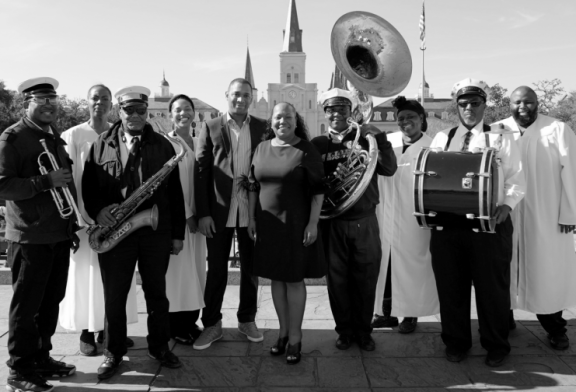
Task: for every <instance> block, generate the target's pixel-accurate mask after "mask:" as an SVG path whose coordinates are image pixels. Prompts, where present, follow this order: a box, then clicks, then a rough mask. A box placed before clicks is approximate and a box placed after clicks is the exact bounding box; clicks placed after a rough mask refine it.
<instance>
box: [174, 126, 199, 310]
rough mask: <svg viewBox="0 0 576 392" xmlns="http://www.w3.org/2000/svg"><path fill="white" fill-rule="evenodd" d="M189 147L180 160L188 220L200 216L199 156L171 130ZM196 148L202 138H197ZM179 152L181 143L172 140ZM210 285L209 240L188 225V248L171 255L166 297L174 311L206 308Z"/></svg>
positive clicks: (185, 238)
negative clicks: (197, 190)
mask: <svg viewBox="0 0 576 392" xmlns="http://www.w3.org/2000/svg"><path fill="white" fill-rule="evenodd" d="M170 135H171V136H172V137H176V138H178V139H179V140H180V141H181V142H182V144H183V145H184V147H185V148H186V155H185V156H184V158H183V159H182V160H181V161H180V163H178V170H179V174H180V183H181V184H182V193H183V195H184V207H185V210H186V219H188V218H190V217H191V216H193V215H196V207H195V202H194V166H195V164H196V155H195V154H194V151H192V149H191V148H190V147H189V146H188V145H187V144H186V142H185V141H184V139H182V138H181V137H180V136H178V135H177V134H176V133H174V132H171V133H170ZM193 140H194V147H196V146H198V139H196V138H194V139H193ZM171 143H172V145H173V146H174V149H175V150H176V151H180V146H179V145H177V144H176V143H174V142H171ZM205 286H206V240H205V237H204V236H203V235H202V234H200V232H196V234H193V233H190V230H189V229H188V228H186V232H185V235H184V247H183V248H182V251H181V252H180V253H179V254H178V255H170V263H169V264H168V271H167V272H166V296H167V297H168V300H169V301H170V312H182V311H191V310H198V309H202V308H203V307H204V288H205Z"/></svg>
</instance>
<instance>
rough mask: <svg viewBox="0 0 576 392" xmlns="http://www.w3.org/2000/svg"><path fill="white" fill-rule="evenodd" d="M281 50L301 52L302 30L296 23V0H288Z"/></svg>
mask: <svg viewBox="0 0 576 392" xmlns="http://www.w3.org/2000/svg"><path fill="white" fill-rule="evenodd" d="M282 52H293V53H294V52H296V53H301V52H303V50H302V30H300V25H299V24H298V13H297V12H296V0H290V4H289V6H288V19H287V20H286V29H285V30H284V45H283V46H282Z"/></svg>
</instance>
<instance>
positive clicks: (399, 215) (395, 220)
mask: <svg viewBox="0 0 576 392" xmlns="http://www.w3.org/2000/svg"><path fill="white" fill-rule="evenodd" d="M388 140H389V141H390V143H392V147H393V148H394V153H395V154H396V159H397V161H398V170H397V171H396V173H395V174H394V175H393V176H392V177H384V176H378V188H379V191H380V197H381V199H383V200H384V203H380V204H378V206H377V207H376V215H377V217H378V223H379V226H380V240H381V241H382V265H381V267H380V275H379V276H378V285H377V287H376V303H375V307H374V310H375V313H378V314H382V300H383V296H384V288H385V285H386V275H387V272H388V261H389V257H390V252H391V253H392V315H394V316H398V317H420V316H429V315H432V314H437V313H439V312H440V305H439V301H438V292H437V290H436V279H435V278H434V272H433V271H432V261H431V260H432V259H431V256H430V230H424V229H421V228H420V226H418V223H417V221H416V218H415V217H414V215H413V213H414V199H413V193H414V186H413V178H414V174H413V173H412V172H413V171H414V167H415V166H416V159H417V158H418V153H419V152H420V150H421V149H422V147H428V146H429V145H430V143H431V142H432V138H430V137H429V136H428V135H426V134H424V135H422V137H421V138H420V140H418V141H417V142H416V143H414V144H413V145H412V146H411V147H409V148H408V149H407V150H406V152H405V153H404V154H403V153H402V132H395V133H392V134H388Z"/></svg>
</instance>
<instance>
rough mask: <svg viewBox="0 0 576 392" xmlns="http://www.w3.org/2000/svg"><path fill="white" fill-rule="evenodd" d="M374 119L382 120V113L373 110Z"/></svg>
mask: <svg viewBox="0 0 576 392" xmlns="http://www.w3.org/2000/svg"><path fill="white" fill-rule="evenodd" d="M374 121H382V113H381V112H374Z"/></svg>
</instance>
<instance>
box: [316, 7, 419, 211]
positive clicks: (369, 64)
mask: <svg viewBox="0 0 576 392" xmlns="http://www.w3.org/2000/svg"><path fill="white" fill-rule="evenodd" d="M330 46H331V49H332V56H333V57H334V61H335V62H336V67H337V68H338V69H339V70H340V72H341V73H342V75H343V76H344V78H345V79H346V80H347V83H346V86H339V87H341V88H342V87H344V88H345V89H347V90H349V91H350V92H351V93H352V95H353V97H354V98H355V99H356V101H357V107H356V109H355V110H354V112H353V113H352V115H351V117H350V118H348V120H347V121H348V124H349V126H350V128H349V130H350V131H353V129H354V128H355V129H356V136H355V138H354V141H353V142H350V148H349V149H348V157H347V159H346V161H345V162H344V163H340V164H339V165H338V167H337V169H336V171H335V172H334V173H331V174H329V175H328V190H327V192H326V194H325V197H324V204H323V205H322V211H321V213H320V218H321V219H330V218H335V217H337V216H339V215H341V214H343V213H344V212H346V211H347V210H348V209H349V208H350V207H352V206H353V205H354V204H355V203H356V202H357V201H358V199H360V197H361V196H362V195H363V194H364V192H365V191H366V189H367V188H368V185H369V184H370V181H371V180H372V176H373V175H374V171H375V170H376V163H377V161H378V148H377V144H376V139H375V138H374V136H372V135H366V139H367V141H368V148H367V149H364V148H363V147H362V146H361V145H360V143H358V140H359V137H360V127H361V126H362V124H366V123H368V122H369V121H370V118H371V117H372V112H373V103H372V96H376V97H390V96H393V95H396V94H398V93H399V92H401V91H402V90H404V88H405V87H406V85H408V82H409V81H410V77H411V76H412V57H411V55H410V50H409V49H408V45H407V44H406V41H405V40H404V38H403V37H402V35H400V33H399V32H398V30H396V29H395V28H394V26H392V25H391V24H390V23H388V22H387V21H386V20H384V19H383V18H381V17H379V16H377V15H374V14H371V13H369V12H361V11H354V12H349V13H347V14H345V15H343V16H341V17H340V18H339V19H338V20H337V21H336V23H335V24H334V27H333V28H332V34H331V37H330ZM335 79H336V78H335ZM345 132H346V131H345Z"/></svg>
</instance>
